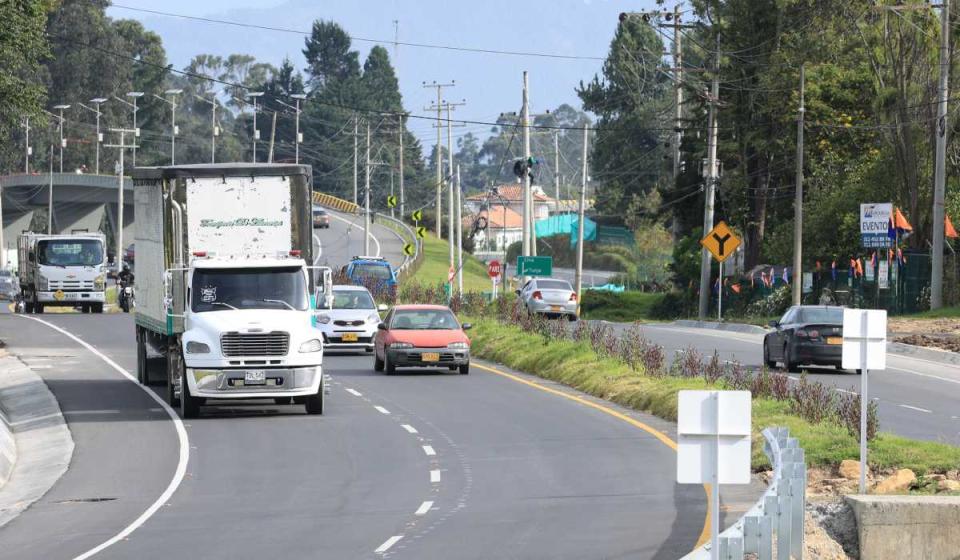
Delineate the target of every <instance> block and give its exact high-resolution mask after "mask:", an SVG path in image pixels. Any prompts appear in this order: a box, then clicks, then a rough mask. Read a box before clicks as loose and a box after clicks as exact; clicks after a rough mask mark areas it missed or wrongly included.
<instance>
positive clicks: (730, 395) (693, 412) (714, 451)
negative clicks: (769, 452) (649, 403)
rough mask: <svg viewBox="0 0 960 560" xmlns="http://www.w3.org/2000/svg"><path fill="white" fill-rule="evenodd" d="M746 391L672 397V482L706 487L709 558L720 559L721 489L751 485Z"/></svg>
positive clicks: (685, 393)
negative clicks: (674, 427)
mask: <svg viewBox="0 0 960 560" xmlns="http://www.w3.org/2000/svg"><path fill="white" fill-rule="evenodd" d="M751 406H752V401H751V396H750V391H680V392H679V393H678V394H677V436H678V438H677V439H678V442H677V483H678V484H709V485H710V558H711V559H712V560H719V558H720V485H721V484H749V483H750V416H751Z"/></svg>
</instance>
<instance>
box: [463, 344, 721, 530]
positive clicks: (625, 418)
mask: <svg viewBox="0 0 960 560" xmlns="http://www.w3.org/2000/svg"><path fill="white" fill-rule="evenodd" d="M471 366H473V367H475V368H478V369H482V370H484V371H488V372H490V373H494V374H496V375H499V376H501V377H506V378H507V379H511V380H513V381H516V382H517V383H522V384H524V385H526V386H528V387H533V388H534V389H539V390H541V391H543V392H545V393H550V394H551V395H557V396H558V397H563V398H565V399H569V400H571V401H574V402H577V403H580V404H582V405H585V406H589V407H590V408H593V409H596V410H599V411H600V412H603V413H604V414H609V415H610V416H613V417H614V418H617V419H618V420H623V421H624V422H626V423H627V424H630V425H631V426H633V427H635V428H640V429H641V430H643V431H645V432H647V433H648V434H650V435H652V436H653V437H655V438H657V439H658V440H660V442H661V443H663V444H664V445H666V446H667V447H669V448H670V449H672V450H674V451H676V450H677V442H675V441H673V440H672V439H670V437H669V436H668V435H666V434H664V433H663V432H661V431H660V430H657V429H656V428H653V427H651V426H648V425H647V424H644V423H643V422H640V421H639V420H636V419H634V418H631V417H629V416H627V415H626V414H622V413H620V412H617V411H616V410H614V409H612V408H610V407H607V406H604V405H602V404H597V403H595V402H592V401H588V400H587V399H584V398H582V397H578V396H576V395H571V394H569V393H564V392H563V391H558V390H556V389H551V388H550V387H546V386H544V385H541V384H539V383H536V382H534V381H528V380H526V379H524V378H522V377H519V376H517V375H513V374H512V373H507V372H505V371H500V370H499V369H496V368H492V367H489V366H485V365H482V364H477V363H474V364H471ZM703 490H704V492H706V495H707V498H709V497H710V485H709V484H704V485H703ZM710 515H711V512H710V500H709V499H708V500H707V515H706V518H705V519H704V520H703V530H702V531H700V537H699V538H698V539H697V544H696V546H695V547H694V548H699V547H700V546H702V545H703V544H705V543H706V542H707V541H709V540H710Z"/></svg>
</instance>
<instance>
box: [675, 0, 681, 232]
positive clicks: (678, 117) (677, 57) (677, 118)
mask: <svg viewBox="0 0 960 560" xmlns="http://www.w3.org/2000/svg"><path fill="white" fill-rule="evenodd" d="M680 38H681V33H680V5H679V4H677V5H676V6H674V7H673V67H674V68H673V77H674V80H673V95H674V104H675V107H674V121H673V127H674V128H673V180H674V181H676V180H677V177H679V176H680V142H681V141H682V140H683V133H682V132H681V131H680V124H681V122H682V119H683V48H682V47H681V45H680ZM679 227H680V222H679V220H674V227H673V233H674V236H675V237H676V235H677V233H678V232H679Z"/></svg>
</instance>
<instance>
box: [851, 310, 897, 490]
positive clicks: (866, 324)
mask: <svg viewBox="0 0 960 560" xmlns="http://www.w3.org/2000/svg"><path fill="white" fill-rule="evenodd" d="M841 361H842V363H841V364H840V365H841V366H842V367H843V369H858V370H860V373H861V376H860V493H861V494H866V492H867V412H868V411H869V409H870V396H869V393H868V392H867V388H868V377H869V375H868V372H869V371H870V370H884V369H887V311H886V310H885V309H844V310H843V354H842V359H841Z"/></svg>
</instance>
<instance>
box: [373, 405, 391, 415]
mask: <svg viewBox="0 0 960 560" xmlns="http://www.w3.org/2000/svg"><path fill="white" fill-rule="evenodd" d="M373 408H375V409H377V412H379V413H380V414H390V411H389V410H387V409H385V408H383V407H382V406H374V407H373Z"/></svg>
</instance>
